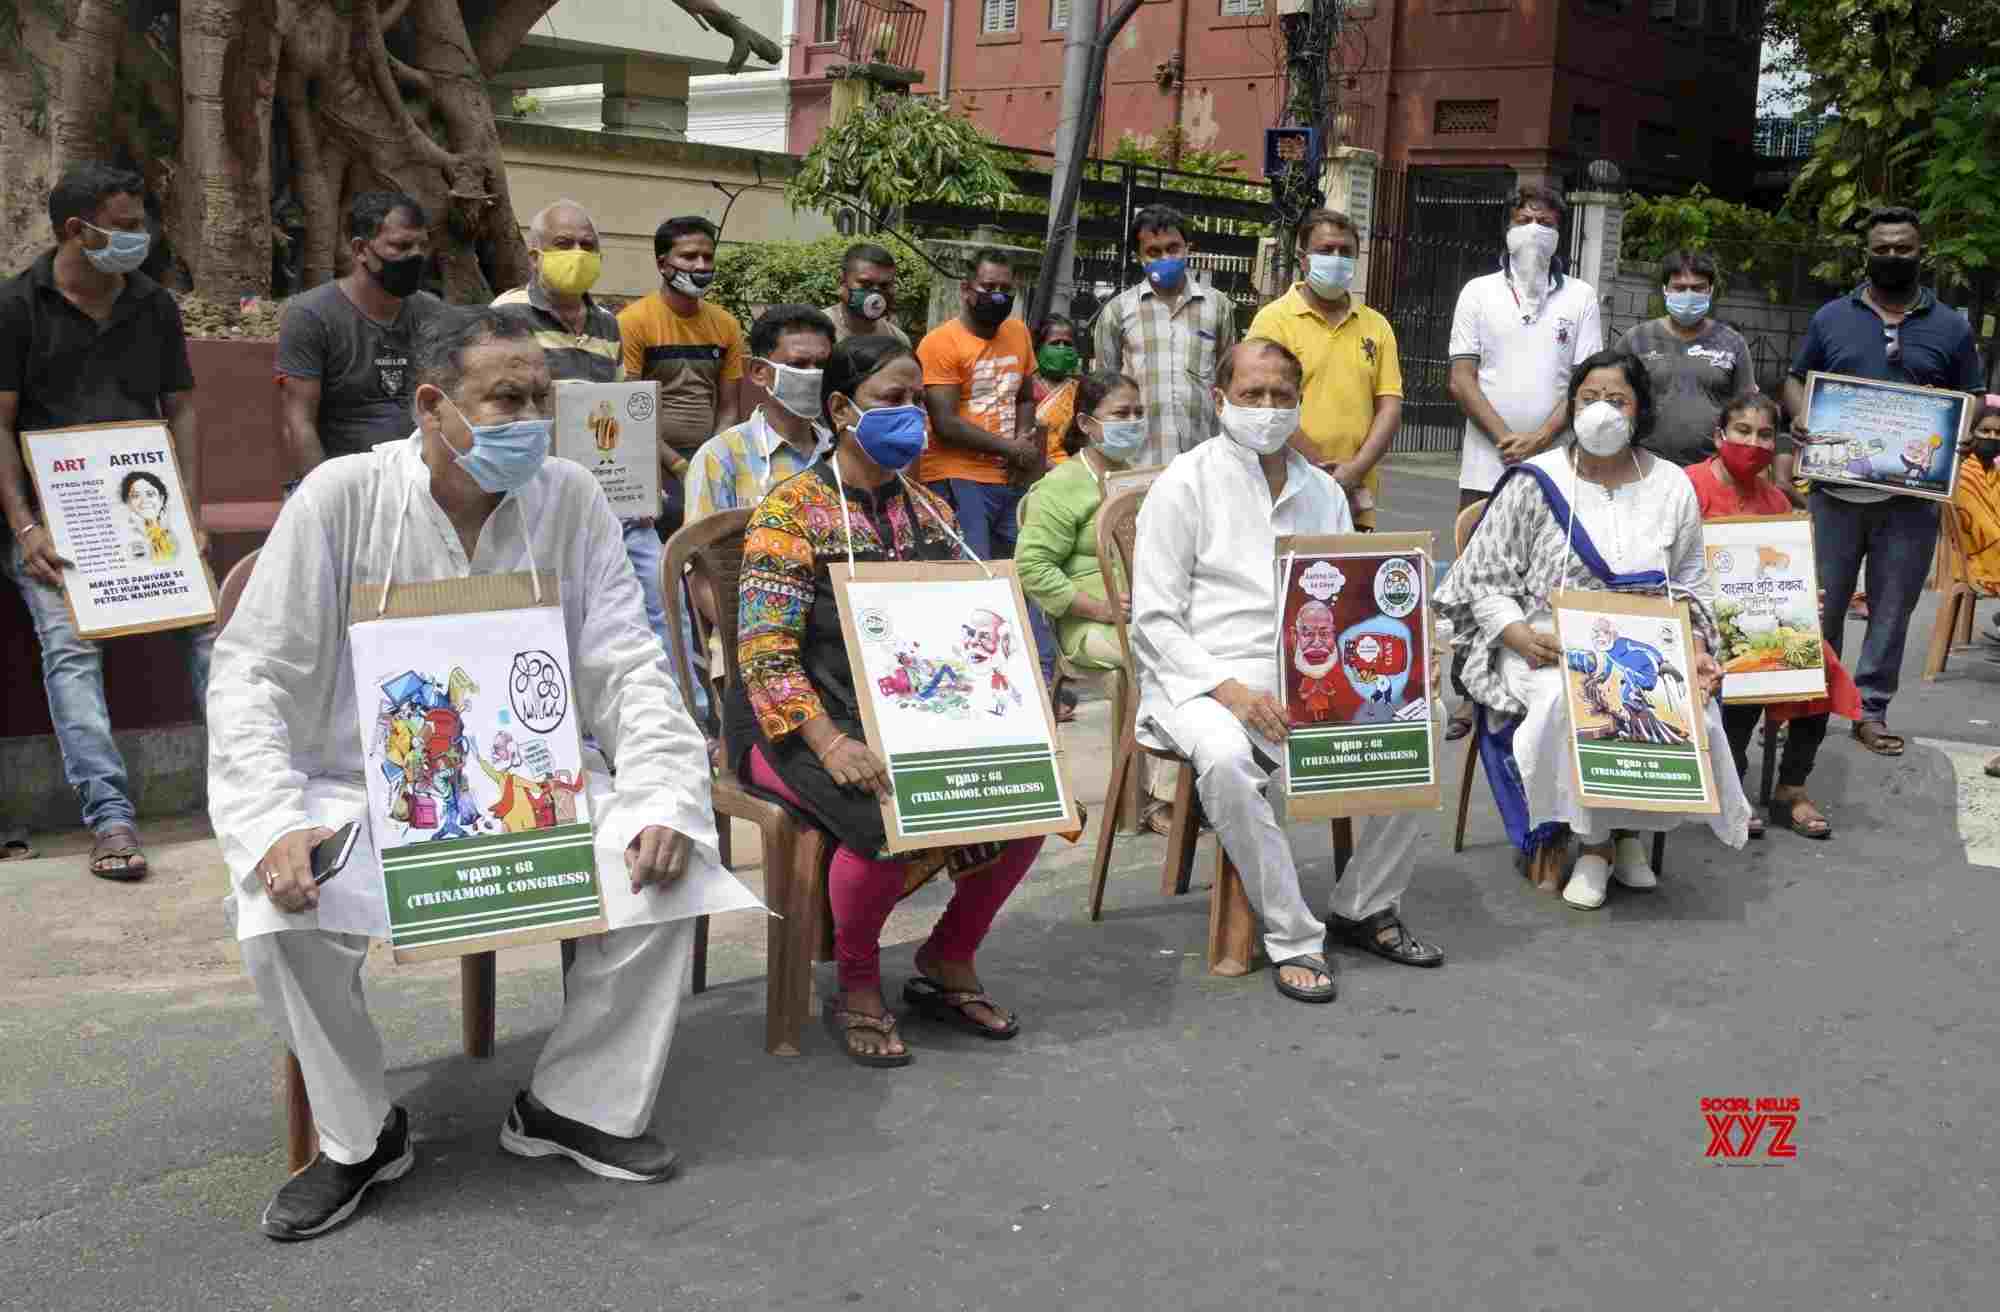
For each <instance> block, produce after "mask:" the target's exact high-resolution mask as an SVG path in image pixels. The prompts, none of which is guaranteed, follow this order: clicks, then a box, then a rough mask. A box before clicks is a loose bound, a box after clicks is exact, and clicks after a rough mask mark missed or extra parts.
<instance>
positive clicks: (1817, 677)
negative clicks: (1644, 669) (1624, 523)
mask: <svg viewBox="0 0 2000 1312" xmlns="http://www.w3.org/2000/svg"><path fill="white" fill-rule="evenodd" d="M1702 546H1703V548H1704V550H1705V552H1706V554H1707V557H1708V572H1709V574H1710V576H1711V577H1713V578H1714V580H1715V618H1716V623H1717V625H1718V627H1720V628H1721V630H1722V651H1721V652H1720V654H1719V659H1720V660H1721V661H1722V700H1723V701H1725V702H1789V701H1800V700H1805V699H1809V698H1814V697H1823V696H1825V695H1826V650H1825V645H1824V643H1823V642H1822V641H1821V639H1820V625H1819V572H1818V567H1817V566H1816V565H1815V564H1814V562H1813V537H1812V520H1811V518H1810V517H1808V516H1806V515H1758V516H1742V517H1734V518H1727V519H1714V520H1710V521H1708V522H1707V523H1705V524H1703V525H1702Z"/></svg>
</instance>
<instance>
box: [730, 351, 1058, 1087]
mask: <svg viewBox="0 0 2000 1312" xmlns="http://www.w3.org/2000/svg"><path fill="white" fill-rule="evenodd" d="M820 394H821V396H822V398H823V405H824V409H825V418H826V422H827V423H828V425H829V426H831V427H832V428H833V430H834V432H835V433H837V434H838V435H839V442H838V445H837V446H836V447H835V448H834V453H833V456H832V458H831V459H830V460H824V461H821V462H820V463H819V464H817V465H815V466H814V467H813V468H811V469H809V470H807V471H805V472H804V473H802V474H798V475H796V476H794V477H792V478H790V479H787V480H786V481H785V482H783V483H780V484H779V485H778V486H777V487H775V488H773V489H772V490H771V492H770V494H769V495H767V496H766V497H765V498H764V500H763V501H762V502H761V503H759V505H758V507H757V509H756V510H755V511H754V512H753V513H752V515H751V518H750V526H749V534H748V537H747V538H746V539H745V542H744V553H743V576H742V590H741V597H740V619H739V628H738V633H737V656H738V660H739V662H740V664H741V667H742V672H743V677H742V680H741V686H740V687H738V688H736V689H734V690H732V692H731V695H730V704H729V707H728V715H727V719H726V721H725V731H726V734H727V737H728V742H729V749H730V755H731V758H732V759H733V760H734V761H735V762H736V772H737V776H738V777H739V778H741V779H744V780H746V781H747V782H749V783H750V784H752V785H754V786H756V787H758V788H762V789H766V790H768V791H770V792H772V793H775V794H777V795H778V796H780V797H782V798H784V799H785V800H786V801H788V802H790V803H791V804H792V805H794V806H796V807H798V808H800V809H801V810H803V811H805V812H807V813H808V814H810V815H811V816H812V817H813V818H814V819H815V820H817V821H818V822H819V823H820V824H821V825H822V826H823V827H824V828H826V829H827V830H829V831H830V832H831V833H832V834H833V836H834V838H835V839H836V840H838V842H839V848H838V850H837V851H836V852H835V853H834V858H833V864H832V866H831V868H830V869H829V870H828V873H827V884H828V895H829V900H830V901H831V902H832V904H833V920H834V955H835V957H836V959H837V962H838V965H839V969H840V987H841V1001H840V1005H839V1006H838V1007H829V1008H828V1009H827V1023H828V1024H829V1026H831V1027H834V1028H837V1029H840V1030H842V1031H844V1039H845V1043H846V1046H847V1053H848V1055H849V1056H850V1057H852V1058H853V1059H854V1060H855V1061H857V1062H859V1063H861V1064H862V1065H866V1066H903V1065H907V1064H908V1063H909V1061H910V1053H909V1049H908V1047H907V1046H905V1045H904V1043H903V1041H902V1040H901V1039H900V1038H899V1037H898V1036H897V1034H896V1021H895V1018H894V1017H893V1016H891V1015H890V1014H889V1012H888V1008H887V1006H886V1005H885V1004H884V1003H883V1000H882V972H881V964H880V959H879V947H878V945H879V940H880V938H881V933H882V925H883V922H884V921H886V920H887V919H888V917H889V912H890V911H891V910H892V909H893V908H894V907H895V905H896V902H897V900H898V899H899V898H901V897H902V896H903V895H904V894H906V893H908V892H909V891H910V890H911V889H913V888H915V887H916V886H917V885H918V884H921V883H922V882H923V881H924V879H925V878H927V877H928V876H929V875H931V874H935V873H936V872H937V871H938V870H939V869H948V870H949V871H950V872H951V875H952V878H953V879H954V880H956V881H958V884H957V887H956V888H955V889H954V890H953V892H952V898H951V904H950V906H948V907H947V908H946V909H945V913H944V917H943V918H942V919H941V920H940V921H939V922H938V925H937V928H936V929H935V930H933V931H932V933H931V936H930V939H929V941H927V942H926V943H925V944H924V945H923V946H922V947H920V948H918V949H917V954H916V964H917V969H918V971H919V972H920V973H919V974H918V976H917V977H916V978H915V979H912V980H911V981H910V982H909V983H908V984H907V985H905V986H904V989H903V999H904V1001H905V1002H908V1003H909V1004H911V1005H912V1006H913V1007H915V1008H917V1009H918V1010H919V1011H920V1012H922V1013H923V1014H924V1015H926V1016H929V1017H931V1018H933V1019H937V1020H942V1021H945V1022H948V1023H951V1024H954V1025H957V1026H959V1027H961V1028H964V1029H967V1030H969V1031H971V1032H972V1033H975V1034H978V1035H980V1036H982V1037H985V1038H993V1039H1009V1038H1012V1037H1013V1036H1014V1035H1015V1034H1016V1033H1018V1032H1019V1029H1020V1027H1019V1025H1018V1023H1017V1022H1016V1021H1015V1019H1014V1017H1013V1016H1012V1015H1010V1014H1009V1013H1008V1012H1006V1011H1005V1010H1003V1009H1002V1008H1000V1007H998V1006H996V1005H995V1004H994V1003H993V1002H992V1000H991V999H989V998H988V997H987V996H986V995H985V993H984V992H983V991H981V989H980V985H979V976H978V974H977V972H976V971H975V970H974V968H973V956H974V954H975V953H976V952H977V950H978V948H979V945H980V943H981V942H982V941H983V940H984V939H985V937H986V931H987V930H988V929H989V928H990V927H991V925H992V923H993V918H994V916H995V915H996V914H997V913H998V912H999V910H1000V906H1001V904H1002V903H1004V902H1005V901H1006V900H1007V896H1008V894H1010V893H1011V892H1013V890H1014V886H1015V885H1016V884H1018V883H1020V882H1021V879H1022V877H1023V876H1024V875H1026V874H1027V872H1028V867H1029V865H1030V864H1032V863H1033V861H1034V859H1035V854H1036V853H1037V852H1038V851H1040V850H1041V845H1042V840H1041V839H1039V838H1031V839H1018V840H1015V841H1013V842H1010V843H1003V844H988V845H983V846H981V847H977V848H958V849H952V850H949V851H934V852H927V853H921V854H917V855H916V856H915V857H914V858H912V857H911V856H910V855H908V854H905V855H903V856H898V857H894V858H891V857H889V856H888V855H887V854H886V853H885V851H884V848H885V846H886V836H885V834H884V829H883V824H882V812H881V809H880V806H879V805H878V802H877V799H878V798H879V797H880V796H882V795H884V794H885V793H886V791H887V789H888V787H889V776H888V770H887V768H886V767H885V766H884V765H883V763H882V759H881V757H880V756H879V755H878V754H877V753H875V752H874V751H873V750H871V749H870V748H869V746H868V744H867V742H866V740H865V735H864V731H863V729H862V725H861V711H860V703H859V701H858V699H857V696H856V693H855V688H854V677H853V673H852V671H851V669H850V667H849V665H848V661H847V648H846V644H845V641H844V639H843V638H842V636H841V629H840V615H839V611H838V609H837V608H836V606H835V603H834V595H833V587H832V583H831V577H832V576H831V573H830V567H834V566H838V565H841V564H844V563H845V562H847V561H849V560H854V561H912V560H951V559H955V558H957V557H958V555H959V553H960V549H961V548H960V541H959V537H958V528H957V525H956V523H955V522H954V520H953V518H952V512H951V508H950V507H949V506H947V505H946V504H945V503H944V502H943V501H941V500H939V499H938V498H937V497H936V496H935V495H933V494H932V493H931V492H930V491H929V490H928V489H926V488H925V487H923V486H922V485H921V484H919V483H916V482H914V481H912V480H909V479H906V478H904V477H902V470H903V469H904V468H905V467H906V466H908V465H909V464H910V462H911V461H913V460H915V459H916V457H917V455H918V453H919V452H921V451H922V449H923V446H924V440H925V432H926V430H925V426H924V418H923V371H922V369H921V367H920V366H919V365H918V364H917V360H916V357H915V356H914V355H913V354H911V352H910V348H909V347H907V346H904V345H902V344H901V343H899V342H897V341H895V340H894V339H892V338H887V337H880V336H868V337H853V338H849V339H848V340H847V341H845V342H842V343H841V344H840V345H839V346H837V347H835V348H834V351H833V355H832V356H831V357H830V358H829V359H828V360H827V365H826V373H825V377H824V378H823V379H822V381H821V391H820ZM843 491H844V496H845V504H844V505H843Z"/></svg>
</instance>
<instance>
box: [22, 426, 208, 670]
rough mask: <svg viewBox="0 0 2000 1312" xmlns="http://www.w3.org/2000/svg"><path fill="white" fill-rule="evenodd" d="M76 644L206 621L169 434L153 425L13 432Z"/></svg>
mask: <svg viewBox="0 0 2000 1312" xmlns="http://www.w3.org/2000/svg"><path fill="white" fill-rule="evenodd" d="M21 454H22V459H23V460H24V461H25V462H26V463H27V466H28V472H29V474H30V476H31V477H32V478H33V479H34V483H35V497H36V499H37V501H38V502H39V503H40V505H41V513H42V519H43V521H44V522H45V524H46V526H47V528H48V531H49V536H50V537H51V538H52V539H53V540H54V542H55V548H56V554H57V555H59V556H61V557H62V558H63V559H64V560H67V561H69V562H70V568H68V569H65V570H64V571H63V599H64V601H65V602H66V603H67V604H68V606H69V611H70V619H71V620H72V621H73V622H74V623H75V625H76V631H77V634H78V636H79V637H84V638H116V637H120V636H122V635H124V634H128V633H151V632H154V631H156V630H159V629H183V628H190V627H192V626H194V625H198V624H207V623H210V622H211V621H213V620H214V619H215V595H216V594H215V580H214V578H213V576H211V575H210V574H209V572H208V564H207V562H206V561H204V560H203V559H202V557H201V552H200V550H199V549H198V547H197V546H196V543H195V536H194V522H193V520H192V519H191V518H190V517H189V514H188V508H189V500H188V497H189V494H188V490H187V488H186V487H185V485H183V484H182V482H181V471H180V462H179V461H178V460H177V459H176V458H175V453H174V441H173V434H172V433H171V432H170V431H169V430H168V428H167V426H166V425H165V424H162V423H131V424H88V425H84V426H82V427H78V428H49V429H41V430H38V431H36V432H32V433H23V434H21Z"/></svg>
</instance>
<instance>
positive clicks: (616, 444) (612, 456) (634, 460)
mask: <svg viewBox="0 0 2000 1312" xmlns="http://www.w3.org/2000/svg"><path fill="white" fill-rule="evenodd" d="M555 390H556V403H555V408H556V418H555V453H556V454H557V455H559V456H561V457H562V458H563V459H565V460H574V461H575V462H576V463H577V464H579V465H582V466H583V467H584V468H585V469H588V470H589V471H590V472H591V473H592V474H594V475H596V477H597V483H598V486H599V487H601V488H603V489H604V499H605V500H606V501H609V502H610V503H611V513H612V514H614V515H617V516H619V517H620V518H622V519H637V518H645V517H648V516H652V515H657V514H659V513H660V462H659V456H658V453H659V444H658V443H659V439H658V426H657V424H656V423H655V421H654V415H655V414H656V413H657V412H658V410H659V406H660V385H659V384H658V383H654V382H646V383H589V382H584V381H582V380H580V379H573V378H571V379H562V380H560V381H558V382H557V383H556V385H555Z"/></svg>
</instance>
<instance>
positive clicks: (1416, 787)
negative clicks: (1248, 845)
mask: <svg viewBox="0 0 2000 1312" xmlns="http://www.w3.org/2000/svg"><path fill="white" fill-rule="evenodd" d="M1431 550H1432V538H1431V535H1430V534H1428V533H1366V534H1353V535H1347V536H1338V537H1284V538H1280V539H1278V552H1277V592H1276V595H1277V600H1278V633H1277V653H1276V654H1277V660H1278V670H1279V683H1280V689H1281V694H1282V699H1283V702H1284V706H1285V717H1286V721H1287V723H1288V724H1289V725H1290V728H1291V736H1290V737H1289V738H1288V739H1287V740H1286V762H1285V765H1286V769H1285V796H1286V805H1287V807H1288V809H1289V812H1290V814H1291V815H1292V816H1294V817H1297V818H1308V817H1319V816H1342V815H1370V814H1376V813H1379V812H1385V811H1401V810H1419V809H1435V808H1436V807H1438V806H1439V805H1440V804H1441V797H1440V793H1439V789H1438V777H1437V756H1438V744H1437V742H1436V725H1435V723H1434V717H1433V715H1432V712H1431V674H1432V669H1431V667H1432V664H1433V660H1434V655H1433V642H1432V638H1431V629H1430V617H1431V608H1430V595H1431Z"/></svg>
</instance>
